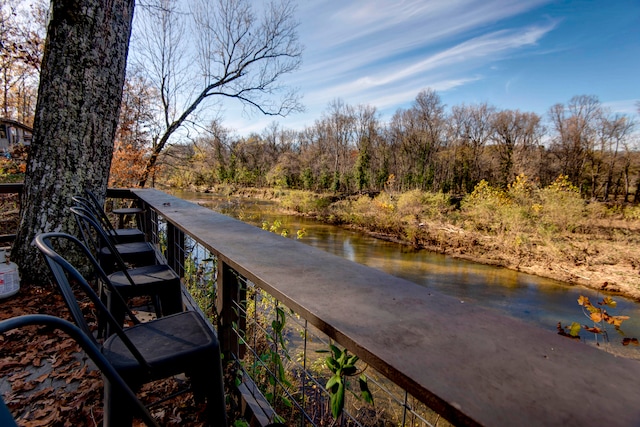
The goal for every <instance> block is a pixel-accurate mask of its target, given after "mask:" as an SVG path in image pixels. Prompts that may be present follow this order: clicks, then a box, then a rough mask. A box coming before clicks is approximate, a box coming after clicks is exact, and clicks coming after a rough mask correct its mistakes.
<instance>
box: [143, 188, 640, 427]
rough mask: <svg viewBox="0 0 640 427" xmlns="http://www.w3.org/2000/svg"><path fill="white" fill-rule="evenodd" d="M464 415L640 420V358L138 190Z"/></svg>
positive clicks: (399, 378)
mask: <svg viewBox="0 0 640 427" xmlns="http://www.w3.org/2000/svg"><path fill="white" fill-rule="evenodd" d="M133 192H134V193H135V194H136V195H137V196H138V197H139V198H140V199H142V200H143V201H144V202H145V203H146V204H147V205H148V207H150V208H152V209H154V210H156V211H157V212H158V214H160V215H162V217H164V218H165V219H166V220H167V221H169V222H171V223H172V224H173V225H174V226H176V227H177V228H179V229H180V230H182V231H184V232H185V233H187V234H190V235H193V236H197V238H198V240H199V241H200V242H202V243H203V244H204V245H205V246H207V247H208V249H209V250H211V251H212V252H213V253H215V254H216V255H217V256H218V259H219V262H220V263H224V264H226V265H228V266H229V267H231V268H233V269H234V270H236V271H238V272H239V273H240V274H241V275H243V276H245V277H247V278H248V279H249V280H251V281H252V282H253V283H255V284H256V285H258V286H260V287H261V288H263V289H265V290H266V291H267V292H269V293H271V294H272V295H274V296H275V297H276V298H278V299H279V300H280V301H282V302H283V303H284V304H286V305H287V306H288V307H290V308H292V309H293V310H294V311H295V312H297V313H298V314H300V315H301V316H302V317H304V318H305V319H307V320H308V321H309V322H310V323H312V324H313V325H315V326H316V327H318V328H319V329H320V330H322V331H323V332H325V333H326V334H328V335H329V336H330V337H332V338H334V339H335V340H336V341H338V342H339V343H340V344H342V345H343V346H345V347H347V348H348V349H349V350H350V351H352V352H354V353H355V354H357V355H359V356H360V357H361V358H362V359H363V360H364V361H366V362H367V363H368V364H370V365H372V366H373V367H374V368H376V369H377V370H379V371H380V372H382V373H383V374H385V375H386V376H387V377H388V378H390V379H391V380H393V381H394V382H396V383H397V384H398V385H400V386H402V387H403V388H405V389H407V390H408V391H409V392H410V393H411V394H412V395H414V396H415V397H417V398H418V399H420V400H422V401H423V402H425V403H427V404H428V405H429V406H430V407H432V408H433V409H434V410H436V411H437V412H439V413H440V414H442V415H443V416H444V417H445V418H447V419H448V420H450V421H452V422H453V423H454V424H458V425H487V426H510V427H511V426H527V425H539V426H560V425H562V426H586V425H594V424H596V423H598V424H599V423H605V424H606V425H608V426H633V425H640V386H638V384H637V382H638V378H640V363H639V362H637V361H633V360H628V359H622V358H616V357H614V356H612V355H610V354H608V353H606V352H604V351H600V350H597V349H595V348H592V347H590V346H587V345H585V344H581V343H577V342H574V341H572V340H569V339H566V338H563V337H560V336H558V335H557V334H556V333H555V331H552V330H543V329H540V328H538V327H535V326H531V325H529V324H525V323H523V322H521V321H518V320H515V319H511V318H508V317H504V316H501V315H498V314H496V313H495V312H493V311H490V310H488V309H485V308H483V307H479V306H477V305H474V304H471V303H463V302H462V301H459V300H457V299H455V298H452V297H449V296H445V295H441V294H439V293H437V292H434V291H431V290H429V289H428V288H425V287H422V286H418V285H416V284H414V283H411V282H408V281H406V280H403V279H399V278H397V277H394V276H391V275H389V274H386V273H383V272H380V271H378V270H374V269H371V268H368V267H365V266H362V265H359V264H356V263H353V262H351V261H348V260H345V259H342V258H339V257H336V256H334V255H331V254H328V253H326V252H323V251H321V250H318V249H315V248H312V247H310V246H308V245H305V244H302V243H299V242H296V241H294V240H291V239H286V238H283V237H281V236H278V235H276V234H273V233H269V232H267V231H264V230H261V229H259V228H257V227H254V226H251V225H248V224H245V223H243V222H240V221H237V220H234V219H232V218H229V217H227V216H224V215H221V214H217V213H215V212H212V211H211V210H209V209H207V208H204V207H201V206H198V205H195V204H193V203H190V202H187V201H184V200H181V199H178V198H175V197H172V196H169V195H167V194H165V193H162V192H160V191H157V190H153V189H143V190H133Z"/></svg>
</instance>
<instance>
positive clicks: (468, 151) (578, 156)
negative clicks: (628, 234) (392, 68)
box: [159, 89, 640, 202]
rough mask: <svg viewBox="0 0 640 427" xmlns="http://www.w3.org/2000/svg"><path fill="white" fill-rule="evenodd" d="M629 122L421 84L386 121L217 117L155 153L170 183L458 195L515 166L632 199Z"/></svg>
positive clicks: (348, 113) (329, 116)
mask: <svg viewBox="0 0 640 427" xmlns="http://www.w3.org/2000/svg"><path fill="white" fill-rule="evenodd" d="M634 126H635V123H634V121H633V120H632V118H630V117H629V116H626V115H622V114H614V113H611V112H610V111H608V110H607V109H606V108H605V107H604V106H603V105H602V104H601V103H600V101H599V100H598V98H597V97H595V96H590V95H581V96H575V97H573V98H571V99H570V100H569V101H568V102H567V103H566V104H556V105H554V106H552V107H551V108H550V109H549V110H548V113H547V115H546V116H544V117H543V116H540V115H538V114H536V113H532V112H522V111H519V110H499V109H497V108H496V107H494V106H491V105H490V104H488V103H481V104H469V105H464V104H463V105H455V106H453V107H451V108H450V109H447V108H446V106H445V105H444V104H443V102H442V99H441V98H440V96H439V95H438V93H437V92H435V91H433V90H430V89H428V90H423V91H421V92H419V93H418V95H417V96H416V98H415V100H414V102H413V104H412V105H411V106H410V107H409V108H407V109H399V110H398V111H396V113H395V114H394V115H393V117H392V118H391V119H390V121H389V122H387V123H385V122H382V121H381V118H380V116H379V114H378V113H377V111H376V109H375V107H372V106H366V105H358V106H355V107H354V106H351V105H348V104H346V103H345V102H343V101H342V100H335V101H333V102H331V103H330V104H329V106H328V108H327V110H326V111H325V113H324V114H323V115H322V117H321V118H319V119H317V120H316V121H315V123H314V124H313V125H312V126H309V127H307V128H305V129H304V130H302V131H292V130H286V129H282V128H280V127H279V126H277V125H276V124H273V125H272V126H270V127H269V128H267V129H265V130H264V131H263V132H262V133H261V134H252V135H250V136H248V137H239V136H235V135H234V134H233V132H232V131H231V130H229V129H225V128H224V127H223V126H222V124H221V123H220V122H219V121H214V122H213V123H212V124H211V125H210V126H209V127H208V128H207V129H206V130H205V132H202V134H201V135H200V136H198V137H196V138H193V139H192V140H190V141H188V142H187V143H184V144H180V145H174V146H172V147H170V149H168V150H167V151H166V152H165V154H164V156H163V158H162V164H163V165H164V167H163V169H162V171H161V172H160V173H159V177H160V179H161V180H162V181H163V182H165V183H167V184H169V185H174V186H181V187H184V186H189V185H196V186H214V185H216V184H237V185H244V186H276V187H287V188H295V189H306V190H313V191H334V192H344V193H357V192H361V193H362V192H377V191H381V190H384V189H389V190H394V191H408V190H413V189H420V190H425V191H431V192H444V193H451V194H454V195H464V194H468V193H470V192H471V191H473V189H474V188H475V186H476V185H477V184H478V183H480V182H481V181H483V180H484V181H486V182H488V183H489V184H490V185H492V186H496V187H502V188H506V187H507V186H508V185H509V184H510V183H512V182H513V181H514V180H515V178H516V177H517V176H519V175H525V176H527V177H528V178H529V179H530V180H531V181H533V182H535V183H536V184H537V185H539V186H540V187H546V186H548V185H550V184H551V183H553V182H554V181H555V180H556V179H557V178H558V176H561V175H562V176H567V178H568V180H569V181H570V182H571V183H572V184H573V185H575V186H576V187H577V188H579V189H580V192H581V194H582V195H583V196H584V197H587V198H592V199H598V200H603V201H611V200H618V201H624V202H638V201H640V152H639V150H638V148H639V146H638V143H639V141H638V135H637V133H634V130H635V128H634Z"/></svg>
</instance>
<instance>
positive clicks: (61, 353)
mask: <svg viewBox="0 0 640 427" xmlns="http://www.w3.org/2000/svg"><path fill="white" fill-rule="evenodd" d="M36 313H39V314H50V315H54V316H58V317H62V318H65V319H67V320H70V318H69V316H68V315H67V310H66V307H65V306H64V302H63V300H62V298H61V297H60V296H59V295H57V293H56V292H55V291H54V290H50V289H48V288H45V287H39V286H26V287H24V286H23V288H22V289H21V291H20V292H19V293H18V294H17V295H15V296H14V297H12V298H9V299H6V300H0V320H4V319H7V318H10V317H14V316H20V315H24V314H36ZM102 386H103V383H102V377H101V375H100V373H99V371H97V370H96V369H95V367H93V364H92V363H91V361H90V360H88V359H87V357H86V356H85V355H84V353H83V352H82V351H81V349H80V348H79V347H78V346H77V345H76V344H75V342H74V341H73V340H72V339H70V338H69V337H68V336H67V335H66V334H64V333H62V332H60V331H57V330H51V329H50V328H47V327H27V328H22V329H19V330H13V331H10V332H8V333H6V334H4V335H0V391H1V392H2V397H3V399H4V401H5V403H6V404H7V406H8V407H9V409H10V411H11V413H12V414H13V416H14V418H16V421H17V422H18V424H19V425H21V426H26V427H39V426H62V427H67V426H69V427H71V426H99V425H102V412H103V411H102ZM186 387H187V384H186V380H181V379H180V378H172V379H168V380H164V381H157V382H154V383H151V384H147V385H145V386H144V387H143V388H142V389H141V390H140V391H139V392H138V397H139V398H140V399H141V400H142V401H143V402H144V403H145V404H149V403H150V402H154V401H157V400H158V399H161V398H164V397H166V396H168V395H170V394H171V393H175V392H177V391H180V390H184V389H185V388H186ZM150 411H151V413H152V414H153V415H154V417H155V418H156V420H157V421H158V422H159V423H160V424H161V425H167V426H171V425H180V426H200V425H204V422H203V420H204V419H205V417H204V405H202V404H196V403H194V401H193V396H192V394H191V393H183V394H180V395H178V396H177V397H175V398H173V399H171V400H169V401H167V402H164V403H162V404H158V405H157V406H152V407H151V409H150ZM134 425H136V426H137V425H143V424H142V423H141V422H139V421H135V422H134Z"/></svg>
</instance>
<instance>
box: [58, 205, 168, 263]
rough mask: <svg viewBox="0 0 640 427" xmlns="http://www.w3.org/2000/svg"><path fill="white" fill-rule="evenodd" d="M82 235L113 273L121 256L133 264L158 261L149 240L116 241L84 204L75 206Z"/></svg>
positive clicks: (72, 209) (73, 208) (74, 211)
mask: <svg viewBox="0 0 640 427" xmlns="http://www.w3.org/2000/svg"><path fill="white" fill-rule="evenodd" d="M70 209H71V212H73V214H74V215H75V219H76V223H77V224H78V228H79V229H80V235H81V237H82V240H84V243H85V245H86V246H87V247H90V248H92V249H93V251H94V253H95V254H96V257H97V259H98V261H99V262H100V265H101V266H102V268H103V269H104V270H105V271H106V272H108V273H111V272H113V271H115V269H116V267H115V264H116V259H117V257H118V256H119V257H120V258H121V259H122V260H123V261H124V262H125V263H128V264H131V265H133V266H137V267H140V266H148V265H155V264H157V263H158V259H157V254H156V249H155V248H154V247H153V245H152V244H151V243H149V242H131V243H116V242H115V241H114V239H113V238H111V237H109V235H107V233H106V232H105V230H104V229H103V228H102V226H101V225H100V222H99V220H98V219H97V218H96V217H95V216H94V215H93V213H92V212H91V211H90V210H88V209H87V208H85V207H83V206H74V207H72V208H70Z"/></svg>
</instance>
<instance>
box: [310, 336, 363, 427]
mask: <svg viewBox="0 0 640 427" xmlns="http://www.w3.org/2000/svg"><path fill="white" fill-rule="evenodd" d="M329 347H330V349H331V350H330V351H329V350H318V352H319V353H331V355H330V356H327V358H326V359H325V362H326V364H327V367H328V368H329V370H330V371H331V372H332V374H333V375H332V376H331V378H329V381H327V385H326V386H325V388H326V389H327V391H328V392H329V394H330V396H331V415H333V418H335V419H338V417H339V416H340V415H341V414H342V411H343V410H344V395H345V390H346V389H347V385H348V383H347V377H356V376H357V377H358V384H359V385H360V396H361V397H362V399H363V400H364V401H365V402H367V403H370V404H372V405H373V395H372V394H371V391H369V385H368V383H367V377H366V376H365V375H364V369H363V370H360V371H359V370H358V368H357V367H356V363H357V362H358V360H359V358H358V356H356V355H349V353H348V351H347V349H344V350H340V349H339V348H338V347H336V346H335V345H333V344H329Z"/></svg>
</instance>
